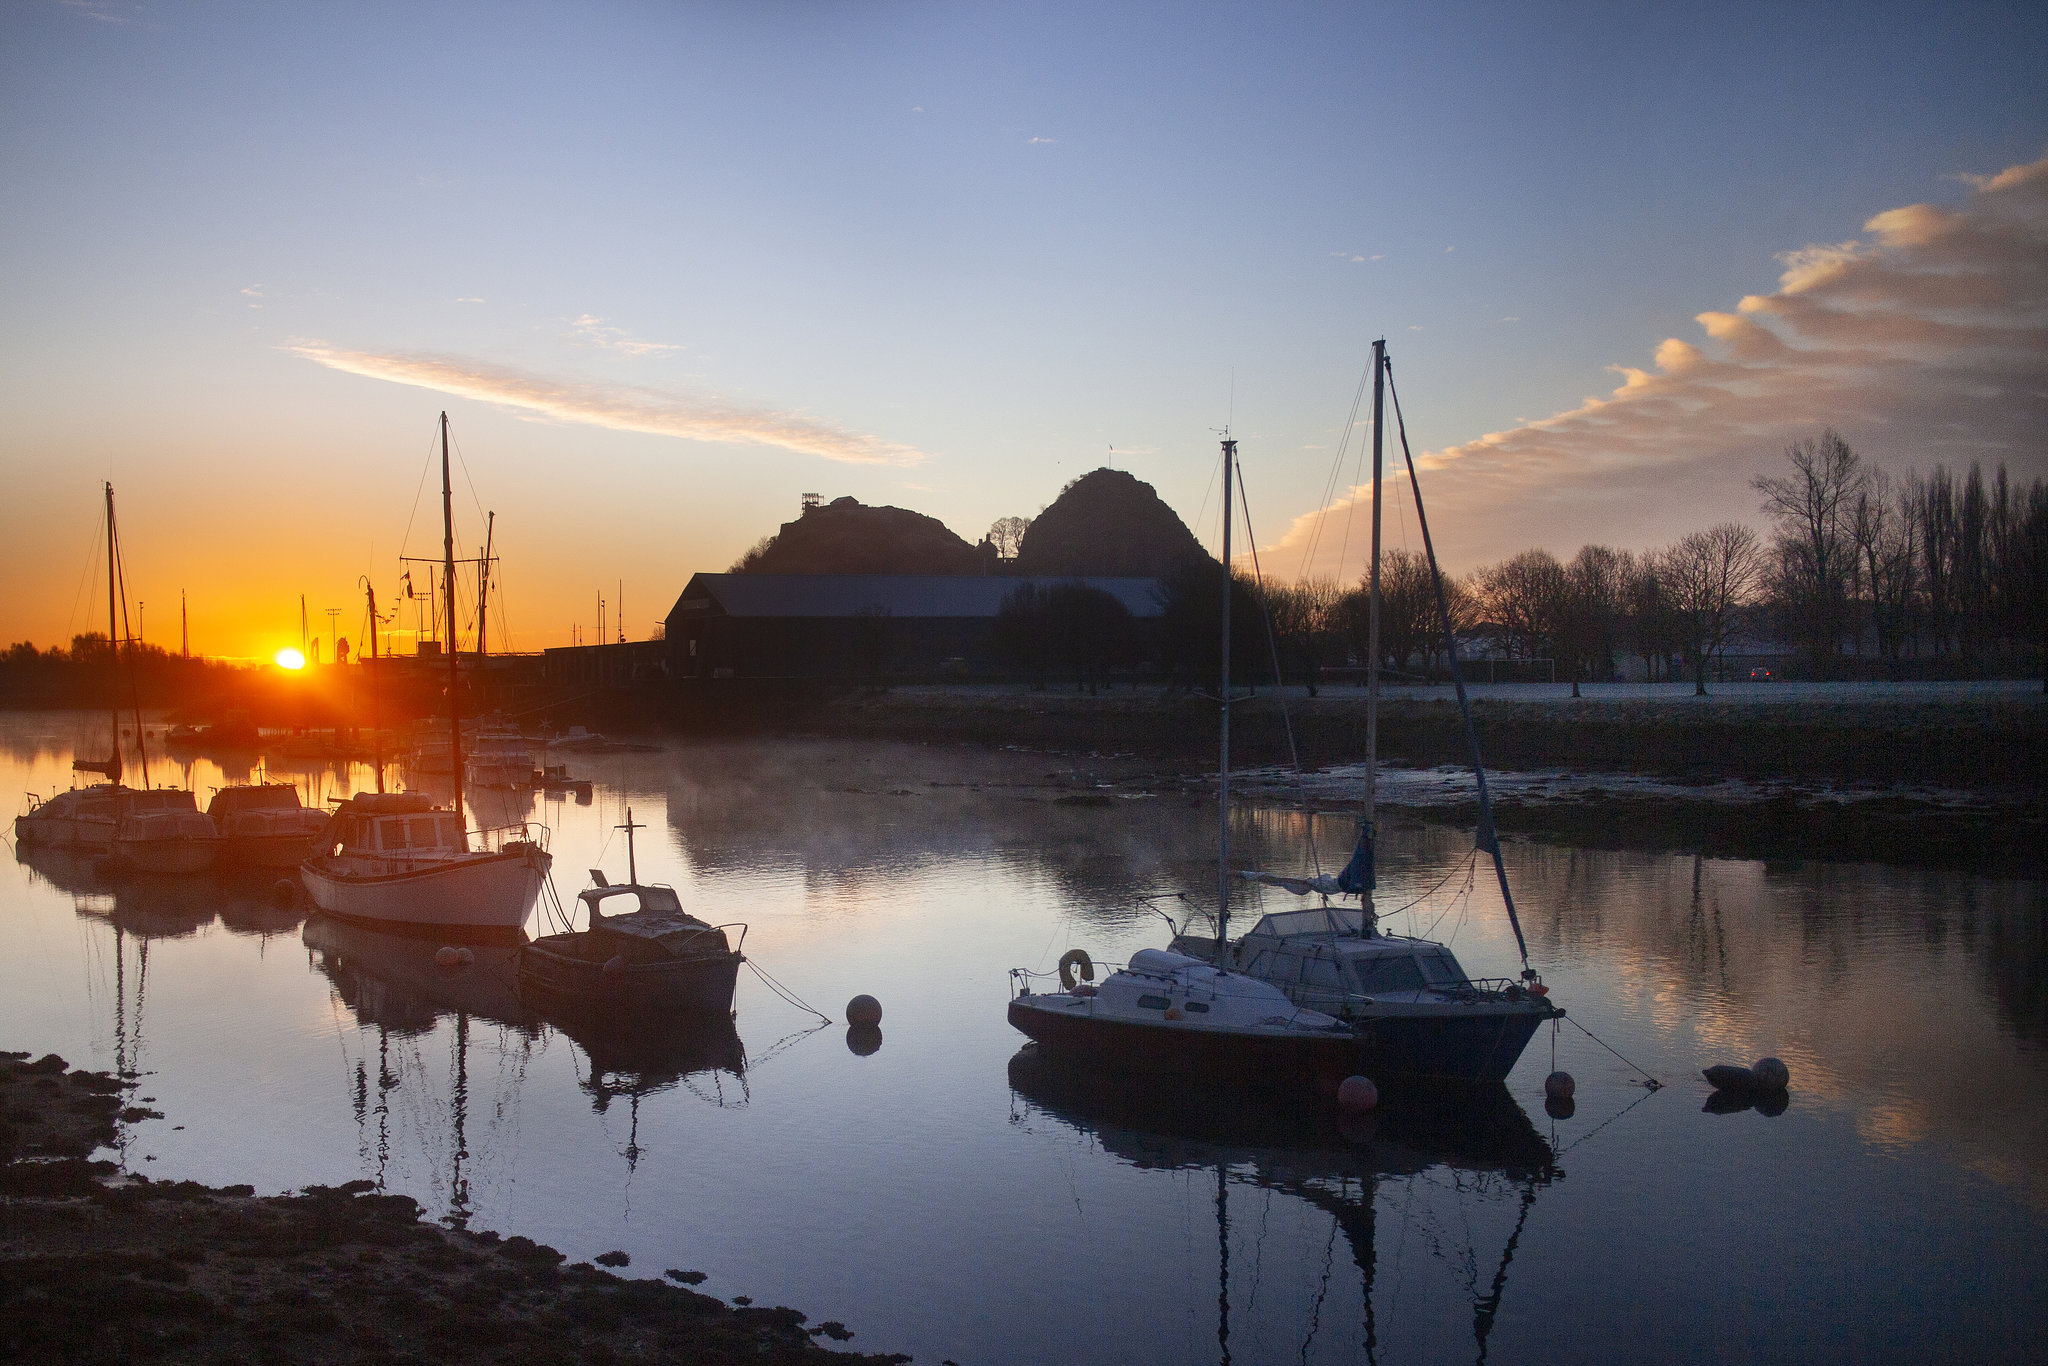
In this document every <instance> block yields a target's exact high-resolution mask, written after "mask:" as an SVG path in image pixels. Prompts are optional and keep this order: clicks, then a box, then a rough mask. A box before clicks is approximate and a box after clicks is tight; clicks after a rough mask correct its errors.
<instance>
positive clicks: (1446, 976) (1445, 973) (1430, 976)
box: [1415, 949, 1465, 987]
mask: <svg viewBox="0 0 2048 1366" xmlns="http://www.w3.org/2000/svg"><path fill="white" fill-rule="evenodd" d="M1415 961H1416V962H1417V963H1419V964H1421V965H1422V976H1423V979H1424V980H1425V981H1427V982H1428V983H1429V984H1430V985H1431V986H1433V987H1454V986H1458V985H1459V984H1461V983H1462V982H1463V981H1464V980H1465V974H1464V972H1463V971H1461V970H1460V969H1459V967H1458V960H1457V959H1455V958H1453V957H1451V955H1449V954H1448V953H1445V952H1444V951H1443V950H1441V949H1438V950H1437V951H1435V952H1434V953H1431V952H1423V953H1418V954H1416V955H1415Z"/></svg>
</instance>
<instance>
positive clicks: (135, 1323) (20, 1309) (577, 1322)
mask: <svg viewBox="0 0 2048 1366" xmlns="http://www.w3.org/2000/svg"><path fill="white" fill-rule="evenodd" d="M133 1085H134V1083H133V1082H132V1081H131V1080H126V1079H123V1078H121V1077H116V1076H111V1075H109V1074H107V1073H104V1072H87V1071H81V1070H76V1069H72V1068H69V1067H67V1066H66V1064H65V1062H64V1060H63V1059H62V1058H59V1057H56V1056H55V1055H50V1056H46V1057H43V1058H41V1059H38V1060H36V1061H33V1062H31V1061H29V1060H28V1055H27V1054H24V1053H0V1360H8V1361H29V1362H60V1361H61V1362H102V1361H104V1362H132V1361H150V1362H171V1363H186V1362H192V1363H198V1362H217V1361H256V1362H337V1363H341V1362H365V1363H367V1362H422V1363H423V1362H450V1363H481V1362H494V1363H495V1362H504V1363H520V1362H536V1363H538V1362H562V1361H578V1362H591V1363H612V1362H658V1361H679V1362H680V1361H687V1362H692V1363H708V1364H709V1366H727V1364H728V1363H739V1362H748V1363H769V1364H770V1366H794V1364H796V1363H812V1364H813V1366H884V1364H885V1363H902V1362H908V1361H909V1360H910V1358H909V1357H907V1356H902V1355H862V1354H857V1353H849V1352H843V1351H835V1350H832V1349H829V1348H827V1347H826V1346H824V1345H823V1344H822V1343H821V1342H819V1341H818V1339H820V1338H824V1339H828V1340H834V1341H844V1340H846V1339H848V1338H851V1337H852V1333H851V1332H850V1331H849V1330H848V1329H847V1328H846V1327H845V1326H844V1325H842V1324H839V1323H832V1322H827V1323H823V1324H819V1325H816V1326H815V1327H806V1325H805V1318H804V1315H803V1314H801V1313H798V1312H797V1311H796V1310H794V1309H787V1308H780V1307H778V1308H772V1309H771V1308H757V1307H753V1306H751V1305H748V1304H744V1303H741V1302H738V1301H736V1302H735V1303H734V1304H730V1305H728V1304H726V1303H724V1302H723V1301H720V1300H717V1299H714V1298H712V1297H711V1296H709V1295H702V1294H698V1293H697V1292H695V1291H693V1290H690V1289H687V1288H686V1286H685V1285H684V1284H669V1283H667V1282H665V1281H661V1280H653V1279H634V1278H628V1277H623V1276H618V1275H614V1274H613V1273H612V1272H610V1271H608V1270H605V1269H604V1268H603V1267H599V1266H595V1265H591V1264H590V1263H578V1264H576V1265H573V1266H565V1265H564V1264H563V1263H564V1262H565V1261H566V1260H567V1259H566V1258H564V1257H563V1255H562V1254H561V1253H559V1252H557V1251H555V1250H554V1249H552V1248H549V1247H544V1246H542V1245H540V1244H537V1243H535V1242H533V1241H532V1240H530V1239H527V1238H522V1237H516V1236H514V1237H501V1236H500V1235H498V1234H496V1233H489V1232H468V1231H464V1230H458V1229H451V1228H445V1227H442V1226H440V1225H438V1224H433V1223H428V1222H424V1221H422V1220H421V1218H420V1207H419V1205H418V1204H417V1203H415V1202H414V1201H413V1200H412V1199H410V1198H409V1197H407V1196H403V1195H381V1194H378V1193H377V1192H376V1190H375V1188H374V1187H373V1185H372V1184H371V1183H370V1182H367V1181H356V1182H350V1183H348V1184H347V1185H343V1186H335V1187H324V1186H309V1187H307V1188H306V1189H305V1190H304V1191H301V1192H298V1193H296V1194H292V1195H278V1196H258V1195H256V1193H255V1192H254V1190H253V1189H251V1188H250V1187H248V1186H228V1187H224V1188H215V1187H209V1186H202V1185H199V1184H196V1183H194V1182H190V1181H151V1180H150V1179H149V1178H147V1177H145V1176H141V1175H137V1174H134V1173H127V1172H122V1171H120V1170H119V1169H118V1168H117V1167H116V1166H115V1164H114V1163H112V1162H108V1161H104V1160H95V1159H94V1158H93V1153H95V1152H96V1151H98V1150H99V1149H101V1148H103V1147H106V1146H108V1145H110V1144H111V1143H112V1142H113V1141H114V1139H115V1137H116V1126H117V1125H118V1124H120V1123H122V1122H124V1121H132V1120H134V1119H139V1118H144V1117H149V1116H150V1112H148V1111H145V1110H142V1109H141V1108H140V1107H138V1106H136V1105H133V1104H132V1103H131V1097H130V1096H129V1094H128V1093H129V1091H130V1089H131V1088H132V1087H133ZM599 1260H601V1261H605V1262H607V1263H609V1264H611V1265H621V1266H622V1265H624V1264H625V1262H624V1254H623V1253H609V1254H606V1256H605V1257H603V1258H600V1259H599ZM666 1274H667V1276H668V1278H669V1279H670V1280H673V1281H676V1282H689V1283H694V1282H696V1281H701V1280H702V1279H703V1276H702V1275H701V1274H699V1273H697V1272H692V1271H684V1270H679V1269H678V1270H670V1271H668V1272H667V1273H666Z"/></svg>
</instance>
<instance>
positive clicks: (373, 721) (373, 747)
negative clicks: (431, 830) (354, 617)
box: [363, 574, 384, 792]
mask: <svg viewBox="0 0 2048 1366" xmlns="http://www.w3.org/2000/svg"><path fill="white" fill-rule="evenodd" d="M363 605H364V606H365V607H367V608H368V609H369V612H370V677H369V684H370V762H371V763H373V764H375V765H376V766H377V790H378V791H379V792H382V791H383V790H384V735H383V732H381V731H380V730H378V729H377V590H376V589H375V588H374V587H372V586H371V584H370V576H369V575H368V574H365V575H363Z"/></svg>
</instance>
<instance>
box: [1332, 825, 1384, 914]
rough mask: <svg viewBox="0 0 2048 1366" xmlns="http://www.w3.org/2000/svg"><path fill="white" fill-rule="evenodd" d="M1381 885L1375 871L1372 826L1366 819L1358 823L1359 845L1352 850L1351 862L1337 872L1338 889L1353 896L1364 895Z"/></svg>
mask: <svg viewBox="0 0 2048 1366" xmlns="http://www.w3.org/2000/svg"><path fill="white" fill-rule="evenodd" d="M1378 885H1379V881H1378V879H1377V878H1376V877H1375V875H1374V872H1373V856H1372V826H1370V825H1369V824H1367V823H1366V822H1364V821H1360V822H1359V823H1358V847H1357V848H1356V849H1354V850H1352V851H1351V862H1349V863H1347V864H1345V865H1344V871H1343V872H1341V873H1339V874H1337V890H1339V891H1342V892H1349V893H1351V894H1352V895H1353V896H1359V895H1363V894H1364V893H1366V892H1369V891H1371V890H1372V889H1373V888H1374V887H1377V886H1378Z"/></svg>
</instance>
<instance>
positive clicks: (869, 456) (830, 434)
mask: <svg viewBox="0 0 2048 1366" xmlns="http://www.w3.org/2000/svg"><path fill="white" fill-rule="evenodd" d="M285 350H286V351H288V352H289V353H291V354H292V355H295V356H301V357H303V358H305V359H306V360H310V361H314V362H316V363H318V364H320V365H324V366H326V367H327V368H328V369H330V370H339V371H342V372H343V373H345V374H351V375H362V376H364V377H366V378H369V379H381V380H386V381H389V382H390V383H393V384H409V385H413V386H414V387H416V388H421V389H431V390H434V391H435V392H437V393H443V394H451V395H454V396H456V397H458V398H470V399H476V400H479V401H481V402H484V403H495V404H499V405H501V406H503V407H507V408H516V409H519V410H520V411H522V412H529V413H538V414H541V415H543V416H545V417H551V418H554V419H556V420H558V421H562V422H580V423H584V424H587V425H589V426H593V427H608V428H611V429H612V430H614V431H622V432H648V433H652V434H654V435H657V436H673V437H677V438H680V439H681V440H684V441H711V442H737V443H742V444H746V445H754V446H779V447H781V448H782V449H783V450H787V451H794V452H796V453H797V454H799V455H812V456H817V457H818V458H819V459H821V460H836V461H839V462H841V463H844V464H849V465H914V464H916V463H918V462H919V461H920V460H922V459H924V453H923V452H922V451H919V450H918V449H917V448H916V447H914V446H905V445H902V444H900V443H897V442H894V441H884V440H882V439H881V438H880V437H875V436H868V435H865V434H863V433H860V432H855V431H849V430H848V429H846V428H844V427H841V426H839V425H837V424H835V423H831V422H825V421H821V420H819V419H817V418H814V417H809V416H806V415H804V414H802V413H789V412H776V411H773V410H771V409H761V408H743V407H738V406H735V405H732V404H726V403H721V402H718V401H716V400H713V399H703V398H691V397H686V396H684V395H681V394H672V393H666V392H663V391H661V390H658V389H644V388H637V387H626V386H618V385H604V384H591V383H586V382H583V381H579V380H558V379H549V378H547V377H545V376H541V375H532V374H527V373H525V372H523V371H519V370H514V369H511V368H509V367H505V366H497V365H489V364H485V363H484V362H481V361H472V360H464V359H461V358H459V357H454V356H430V355H403V354H378V353H375V352H367V351H345V350H341V349H339V348H337V347H331V346H327V345H325V344H323V343H321V342H317V341H306V342H300V343H296V344H294V345H290V346H287V347H286V348H285Z"/></svg>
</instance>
